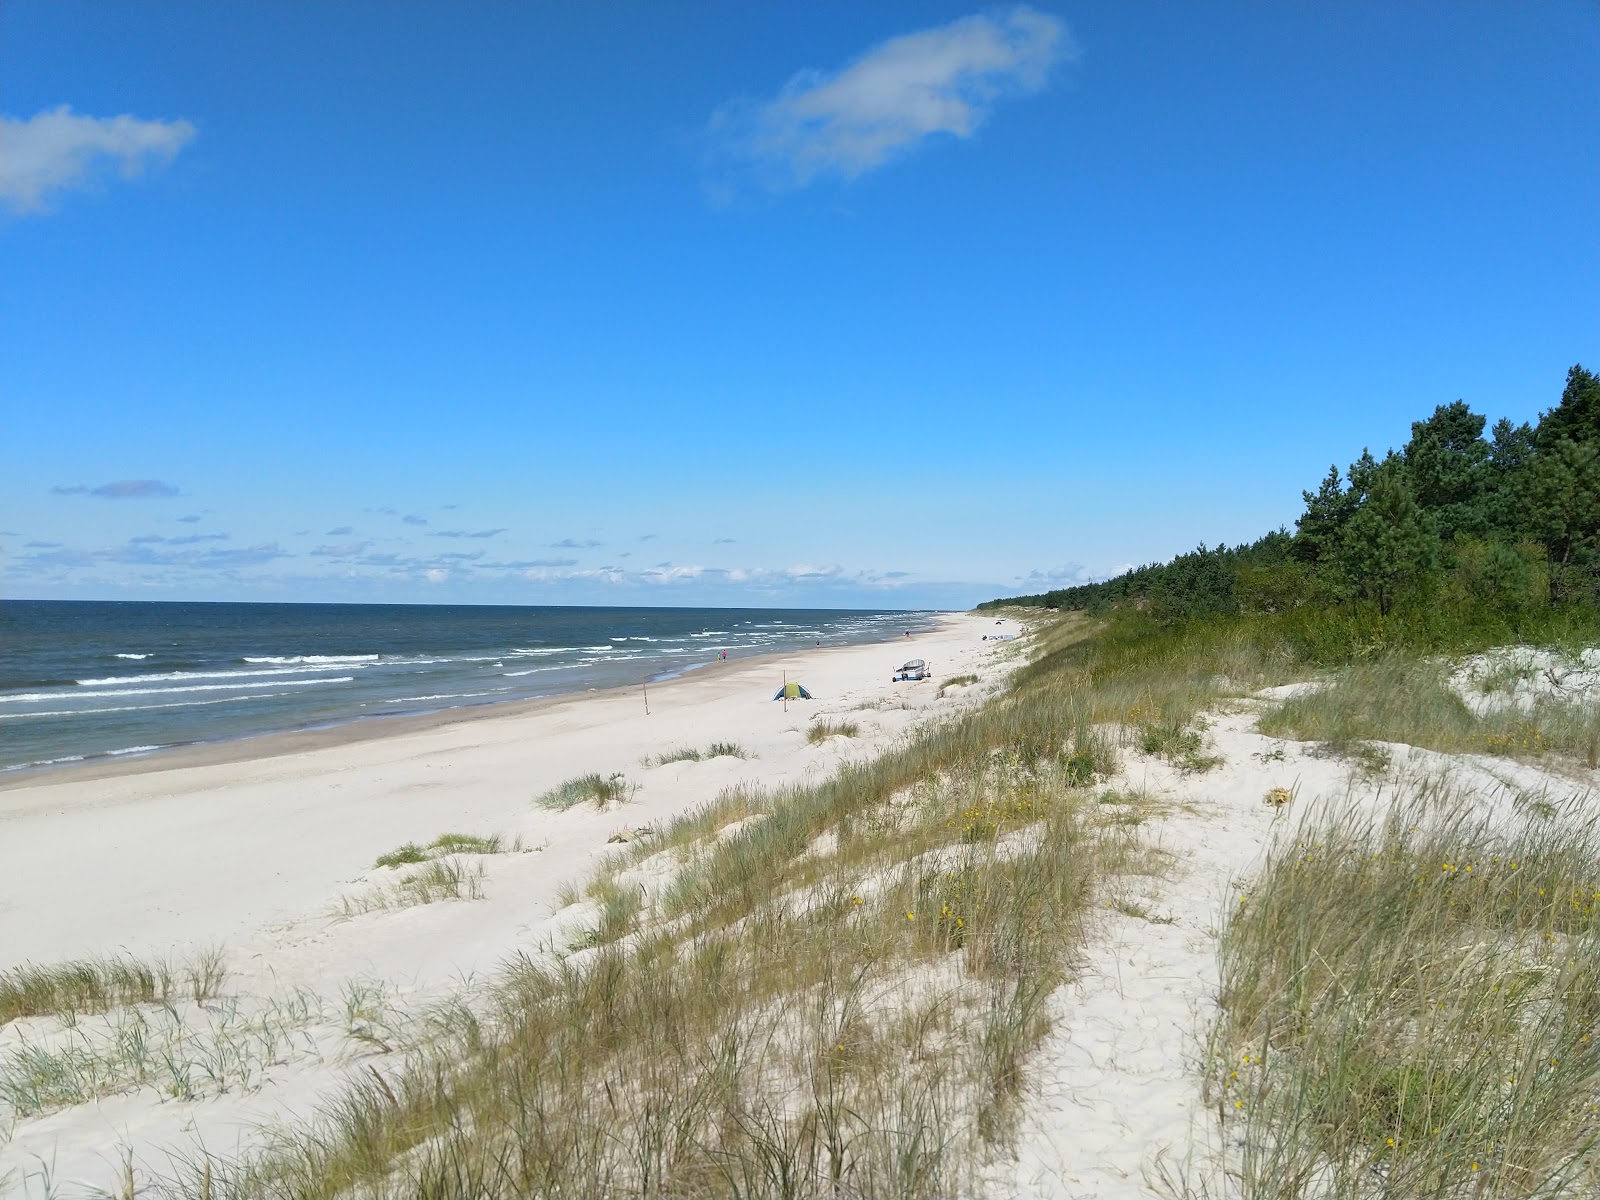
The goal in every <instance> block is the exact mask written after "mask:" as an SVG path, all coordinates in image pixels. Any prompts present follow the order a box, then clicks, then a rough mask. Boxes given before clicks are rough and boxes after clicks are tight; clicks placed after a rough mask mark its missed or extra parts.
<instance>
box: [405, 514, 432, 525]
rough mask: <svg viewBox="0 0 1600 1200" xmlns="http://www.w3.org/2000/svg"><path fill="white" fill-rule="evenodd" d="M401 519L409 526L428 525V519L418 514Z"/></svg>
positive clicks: (407, 515)
mask: <svg viewBox="0 0 1600 1200" xmlns="http://www.w3.org/2000/svg"><path fill="white" fill-rule="evenodd" d="M400 519H401V520H402V521H404V522H405V523H406V524H407V525H426V524H427V523H428V518H427V517H424V516H421V515H420V514H418V513H407V514H406V515H405V516H403V517H401V518H400Z"/></svg>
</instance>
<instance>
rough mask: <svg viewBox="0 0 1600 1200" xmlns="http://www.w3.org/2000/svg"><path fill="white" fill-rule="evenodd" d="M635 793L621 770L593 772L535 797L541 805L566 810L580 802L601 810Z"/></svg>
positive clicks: (556, 809)
mask: <svg viewBox="0 0 1600 1200" xmlns="http://www.w3.org/2000/svg"><path fill="white" fill-rule="evenodd" d="M632 792H633V788H632V785H631V784H629V783H628V781H627V780H626V779H625V778H623V776H622V775H621V773H617V774H612V775H601V774H599V773H598V772H593V771H591V772H590V773H589V774H587V775H579V776H576V777H575V778H573V779H569V780H567V781H566V782H565V783H562V784H559V785H558V786H556V787H553V788H551V789H550V790H549V791H548V792H545V793H543V794H542V795H540V796H539V797H537V798H536V799H535V800H534V803H535V804H537V805H538V806H539V807H540V808H548V809H552V810H554V811H556V812H565V811H566V810H567V809H569V808H573V807H575V806H577V805H579V804H592V805H594V807H596V808H599V809H606V808H610V807H611V806H612V805H613V804H619V803H621V802H622V801H623V800H626V799H627V798H628V797H629V796H630V795H631V794H632Z"/></svg>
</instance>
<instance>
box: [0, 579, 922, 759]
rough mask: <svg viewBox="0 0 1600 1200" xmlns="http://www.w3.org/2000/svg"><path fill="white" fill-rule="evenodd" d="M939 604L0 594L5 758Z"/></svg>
mask: <svg viewBox="0 0 1600 1200" xmlns="http://www.w3.org/2000/svg"><path fill="white" fill-rule="evenodd" d="M934 615H935V614H933V613H927V612H902V611H873V612H867V611H860V610H828V609H755V608H751V609H734V608H599V607H593V608H590V607H511V606H494V605H431V604H429V605H420V604H416V605H414V604H229V603H178V602H161V601H92V600H0V772H13V771H30V770H43V769H48V768H51V767H59V766H62V765H63V764H68V763H80V762H87V761H91V760H95V759H107V758H116V757H124V756H129V755H145V754H153V753H156V752H157V751H160V750H163V749H167V748H170V747H174V746H190V745H196V744H202V743H211V742H225V741H232V740H235V739H239V738H245V737H251V736H254V735H257V734H263V733H276V732H288V731H296V730H306V729H316V728H325V727H329V726H335V725H341V724H346V723H349V722H355V721H370V720H376V719H381V718H384V717H394V716H401V715H408V714H417V713H430V712H439V711H442V710H445V709H453V708H465V707H470V706H479V705H488V704H498V703H504V702H506V701H510V700H526V699H532V698H535V697H541V696H559V695H562V694H566V693H573V692H582V691H586V690H588V689H590V688H604V687H614V686H619V685H638V684H648V683H651V682H659V681H662V680H667V679H671V678H673V677H675V676H679V675H682V674H684V673H685V672H688V671H692V670H694V669H696V668H698V667H703V666H706V665H707V664H709V663H713V662H716V661H718V660H719V658H720V657H721V656H722V654H723V653H724V652H725V653H726V655H727V657H728V658H730V659H738V658H746V657H749V656H752V655H758V654H769V653H773V652H779V651H788V650H796V649H800V648H802V647H806V646H815V645H816V644H817V643H819V642H820V643H821V644H822V645H824V646H844V645H852V644H860V643H865V642H875V641H886V640H888V639H890V638H898V637H903V636H904V633H905V631H907V630H910V631H912V632H916V631H918V630H922V629H926V628H928V627H929V625H930V624H931V622H932V618H933V617H934Z"/></svg>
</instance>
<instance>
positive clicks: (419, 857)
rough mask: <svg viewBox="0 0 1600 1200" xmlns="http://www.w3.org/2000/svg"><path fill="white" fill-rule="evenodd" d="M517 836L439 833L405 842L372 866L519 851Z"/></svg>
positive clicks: (398, 865) (410, 864) (408, 864)
mask: <svg viewBox="0 0 1600 1200" xmlns="http://www.w3.org/2000/svg"><path fill="white" fill-rule="evenodd" d="M522 848H523V847H522V839H521V838H520V837H517V838H513V839H512V840H511V841H509V842H508V841H506V839H505V838H503V837H501V836H500V835H499V834H498V833H488V834H478V833H441V834H440V835H439V836H438V837H436V838H434V839H433V841H431V842H429V843H428V844H427V845H426V846H419V845H417V844H416V843H415V842H407V843H406V844H405V845H403V846H401V847H399V848H398V849H395V850H391V851H389V853H387V854H380V855H379V856H378V860H377V862H376V864H375V866H379V867H408V866H415V865H417V864H419V863H426V862H429V861H431V860H432V859H435V858H439V857H441V856H445V855H451V854H506V853H517V852H519V851H521V850H522Z"/></svg>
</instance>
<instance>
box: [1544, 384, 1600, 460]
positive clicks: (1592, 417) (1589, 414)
mask: <svg viewBox="0 0 1600 1200" xmlns="http://www.w3.org/2000/svg"><path fill="white" fill-rule="evenodd" d="M1537 437H1538V443H1539V449H1540V450H1548V449H1551V448H1553V447H1554V446H1555V445H1556V443H1557V442H1559V441H1560V440H1561V439H1562V438H1571V439H1572V440H1573V441H1575V442H1577V443H1578V444H1579V445H1582V444H1584V443H1585V442H1595V441H1600V376H1597V375H1595V373H1594V372H1593V371H1585V370H1584V369H1583V366H1582V364H1576V365H1574V366H1573V368H1572V369H1571V370H1570V371H1568V372H1567V386H1566V388H1565V389H1564V390H1563V391H1562V393H1561V403H1559V404H1557V405H1556V406H1555V407H1554V408H1552V409H1551V410H1550V411H1549V412H1547V413H1545V414H1544V416H1542V417H1540V418H1539V430H1538V435H1537Z"/></svg>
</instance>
